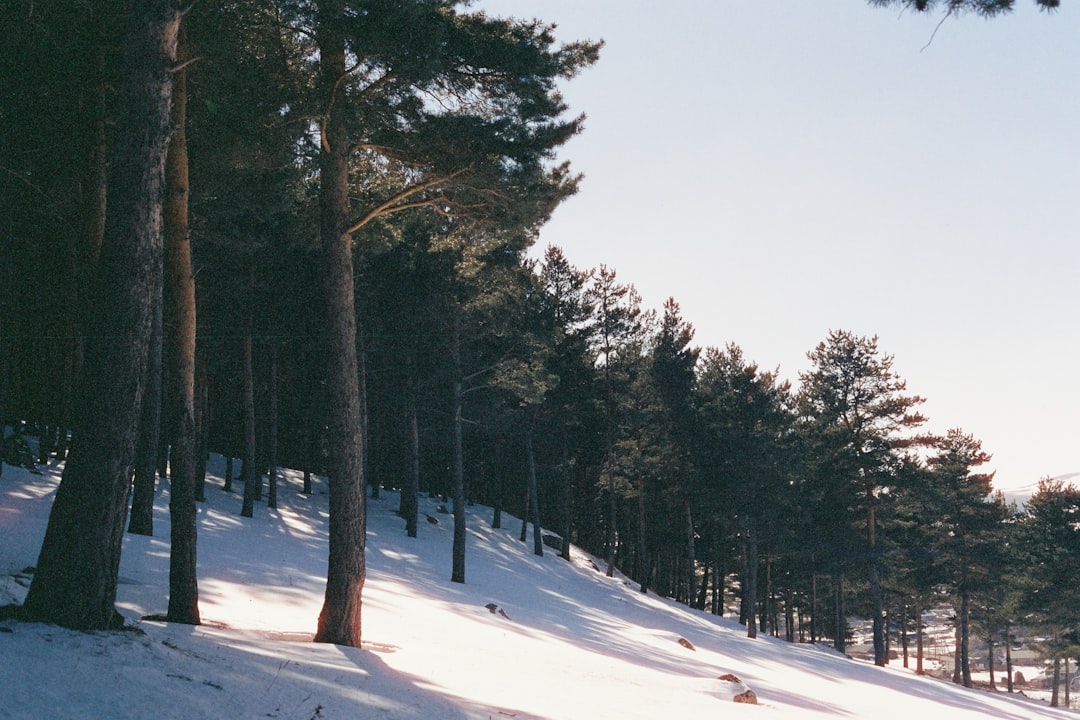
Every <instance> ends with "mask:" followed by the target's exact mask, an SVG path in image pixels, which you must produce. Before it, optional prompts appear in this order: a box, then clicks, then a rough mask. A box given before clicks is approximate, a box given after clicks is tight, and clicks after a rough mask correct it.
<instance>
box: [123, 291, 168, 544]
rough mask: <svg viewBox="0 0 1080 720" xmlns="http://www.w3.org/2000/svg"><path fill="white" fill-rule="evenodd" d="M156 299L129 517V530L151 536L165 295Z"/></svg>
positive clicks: (155, 479)
mask: <svg viewBox="0 0 1080 720" xmlns="http://www.w3.org/2000/svg"><path fill="white" fill-rule="evenodd" d="M153 302H154V308H153V311H152V313H153V314H152V320H151V323H152V324H151V330H150V346H149V350H148V357H147V368H146V389H145V390H144V391H143V397H142V407H141V408H140V418H139V437H138V440H137V441H136V445H135V484H134V492H133V496H132V499H131V516H130V517H129V518H128V532H129V533H132V534H134V535H148V536H152V535H153V534H154V495H155V493H156V488H157V467H158V445H159V444H160V442H161V375H162V369H161V352H162V348H161V345H162V317H161V313H162V307H161V295H160V294H158V295H157V296H155V298H154V300H153Z"/></svg>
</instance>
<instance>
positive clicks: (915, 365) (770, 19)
mask: <svg viewBox="0 0 1080 720" xmlns="http://www.w3.org/2000/svg"><path fill="white" fill-rule="evenodd" d="M474 7H479V8H484V9H487V10H488V11H489V12H491V13H493V14H496V15H513V16H517V17H538V18H541V19H543V20H546V21H550V22H554V23H557V25H558V30H557V35H558V36H559V37H560V38H561V39H563V40H575V39H586V38H588V39H603V40H605V42H606V46H605V48H604V51H603V53H602V55H601V60H600V62H599V63H598V65H597V66H595V67H593V68H592V69H590V70H588V71H587V72H585V73H584V74H582V75H581V76H580V77H578V78H576V79H574V80H573V81H571V82H570V83H568V84H567V85H566V87H565V96H566V98H567V101H568V102H569V104H570V106H571V108H572V109H573V111H574V112H584V113H585V114H586V115H587V122H586V130H585V132H584V133H583V134H582V135H581V136H580V137H578V138H575V139H574V140H573V141H572V142H571V143H570V144H569V145H568V146H567V148H566V150H565V153H564V156H565V157H566V158H567V159H570V160H571V162H572V163H573V166H574V167H575V168H576V169H577V170H578V171H580V172H583V173H584V174H585V180H584V183H583V184H582V187H581V190H580V192H579V194H578V195H577V196H575V197H574V198H572V199H570V200H569V201H567V202H566V203H565V204H564V205H563V206H562V207H560V208H559V209H558V211H557V212H556V214H555V217H554V218H553V219H552V221H551V222H550V223H549V224H548V225H547V226H546V227H545V228H544V230H543V231H542V233H541V242H540V249H542V248H543V247H544V246H546V245H548V244H555V245H559V246H561V247H562V248H563V249H564V251H565V252H566V254H567V256H568V258H569V259H570V260H571V262H573V263H574V264H576V265H577V266H579V267H583V268H587V267H596V266H598V265H600V264H601V263H603V264H606V265H608V266H609V267H611V268H614V269H615V270H616V272H617V273H618V277H619V279H620V280H621V281H622V282H624V283H631V284H633V285H634V286H635V287H636V288H637V289H638V290H639V292H640V293H641V294H642V296H643V298H644V301H645V304H646V306H648V307H650V308H657V309H659V308H660V306H661V305H662V303H663V301H664V300H665V299H666V298H667V297H669V296H671V297H674V298H675V300H676V301H677V302H678V303H679V304H680V306H681V308H682V311H683V315H684V317H685V318H686V319H687V320H688V321H690V322H691V323H692V324H693V325H694V327H695V329H696V331H697V334H696V342H697V343H698V344H700V345H702V346H723V345H725V344H727V343H728V342H734V343H736V344H738V345H739V346H740V347H742V349H743V350H744V352H745V353H746V354H747V355H748V356H749V357H750V358H752V359H754V360H755V361H757V362H758V363H759V364H760V365H762V366H763V367H766V368H775V367H779V370H780V374H781V376H783V377H785V378H789V379H791V380H793V381H795V380H797V378H798V374H799V373H800V372H802V371H805V370H806V369H808V361H807V360H806V353H807V351H809V350H810V349H812V348H813V347H814V346H815V345H816V344H817V343H818V342H820V341H821V340H823V339H824V338H825V337H826V335H827V334H828V332H829V330H830V329H843V330H849V331H852V332H856V333H859V334H862V335H877V336H879V346H880V347H881V349H882V350H883V351H884V352H886V353H889V354H892V355H894V356H895V365H894V368H895V369H896V371H897V372H898V373H899V374H900V375H901V376H902V377H904V378H905V379H906V380H907V381H908V389H909V390H910V391H911V392H912V393H915V394H918V395H921V396H923V397H925V398H927V402H926V403H925V405H924V406H923V410H924V413H925V414H927V415H928V416H929V418H930V423H929V429H931V430H935V431H941V432H944V431H945V430H946V429H948V428H952V427H960V428H963V430H964V431H965V432H968V433H971V434H973V435H974V436H976V437H977V438H979V439H981V440H982V442H983V448H984V450H986V451H988V452H990V453H992V454H993V456H994V459H993V462H992V463H991V465H990V467H989V469H993V470H996V471H997V477H996V478H995V486H997V487H1001V488H1014V487H1018V486H1023V485H1027V484H1031V483H1034V482H1035V481H1037V480H1038V479H1039V478H1040V477H1044V476H1048V475H1049V476H1058V475H1064V474H1068V473H1073V472H1080V449H1078V440H1080V380H1078V374H1077V366H1078V363H1080V321H1078V320H1077V316H1076V308H1077V307H1078V305H1080V303H1078V297H1077V295H1078V290H1080V288H1078V284H1077V280H1078V271H1080V248H1078V245H1077V242H1076V237H1077V235H1078V232H1080V202H1078V201H1080V141H1078V138H1077V127H1078V126H1080V122H1078V121H1080V43H1078V42H1077V38H1080V8H1077V7H1076V6H1075V5H1073V4H1070V3H1065V7H1064V8H1063V9H1062V10H1059V11H1058V12H1056V13H1054V14H1051V15H1047V14H1045V13H1040V12H1039V11H1038V10H1036V9H1035V6H1034V3H1033V2H1030V1H1029V0H1017V9H1016V11H1015V12H1014V13H1012V14H1011V15H1010V16H1006V17H1001V18H998V19H995V20H984V19H982V18H979V17H977V16H974V15H963V16H959V17H951V18H948V19H946V20H945V21H944V22H943V23H941V21H942V15H941V13H938V14H936V15H925V14H915V13H912V12H904V11H901V10H899V9H895V8H894V9H881V8H870V7H868V6H867V5H866V3H865V2H863V0H827V1H826V2H808V1H807V0H770V2H763V1H762V0H714V1H706V0H673V1H672V2H669V3H657V2H647V1H644V0H621V1H618V2H616V1H615V0H575V1H572V2H571V1H569V0H483V2H479V3H477V4H476V5H475V6H474ZM939 23H941V24H940V27H938V25H939ZM935 28H937V31H936V34H935Z"/></svg>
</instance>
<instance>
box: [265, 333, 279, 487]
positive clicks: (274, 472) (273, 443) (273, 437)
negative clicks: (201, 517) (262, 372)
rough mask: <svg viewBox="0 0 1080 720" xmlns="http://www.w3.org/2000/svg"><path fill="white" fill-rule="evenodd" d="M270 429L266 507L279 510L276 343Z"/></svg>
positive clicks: (272, 360)
mask: <svg viewBox="0 0 1080 720" xmlns="http://www.w3.org/2000/svg"><path fill="white" fill-rule="evenodd" d="M269 404H270V429H269V432H268V433H267V443H266V444H267V455H268V458H267V459H268V461H269V463H270V472H269V477H268V479H267V480H268V483H269V484H268V488H269V490H268V493H267V496H266V507H268V508H277V491H278V477H277V476H278V469H277V445H278V346H277V343H276V342H274V343H273V344H272V345H271V346H270V402H269Z"/></svg>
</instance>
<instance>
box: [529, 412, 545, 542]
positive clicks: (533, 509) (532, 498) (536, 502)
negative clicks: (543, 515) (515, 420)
mask: <svg viewBox="0 0 1080 720" xmlns="http://www.w3.org/2000/svg"><path fill="white" fill-rule="evenodd" d="M525 462H526V463H527V464H528V468H529V510H530V513H531V516H532V526H533V555H539V556H541V557H543V555H544V538H543V530H541V528H540V494H539V491H538V489H537V487H536V455H535V453H534V452H533V424H532V422H530V423H529V429H528V431H527V433H526V435H525Z"/></svg>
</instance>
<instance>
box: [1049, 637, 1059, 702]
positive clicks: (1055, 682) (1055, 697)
mask: <svg viewBox="0 0 1080 720" xmlns="http://www.w3.org/2000/svg"><path fill="white" fill-rule="evenodd" d="M1057 645H1058V639H1057V637H1056V636H1055V637H1054V672H1053V675H1052V676H1051V683H1052V685H1051V689H1050V707H1055V708H1056V707H1059V706H1060V705H1061V699H1060V688H1061V657H1060V656H1059V655H1058V654H1057V653H1058V652H1059V650H1058V648H1057Z"/></svg>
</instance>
